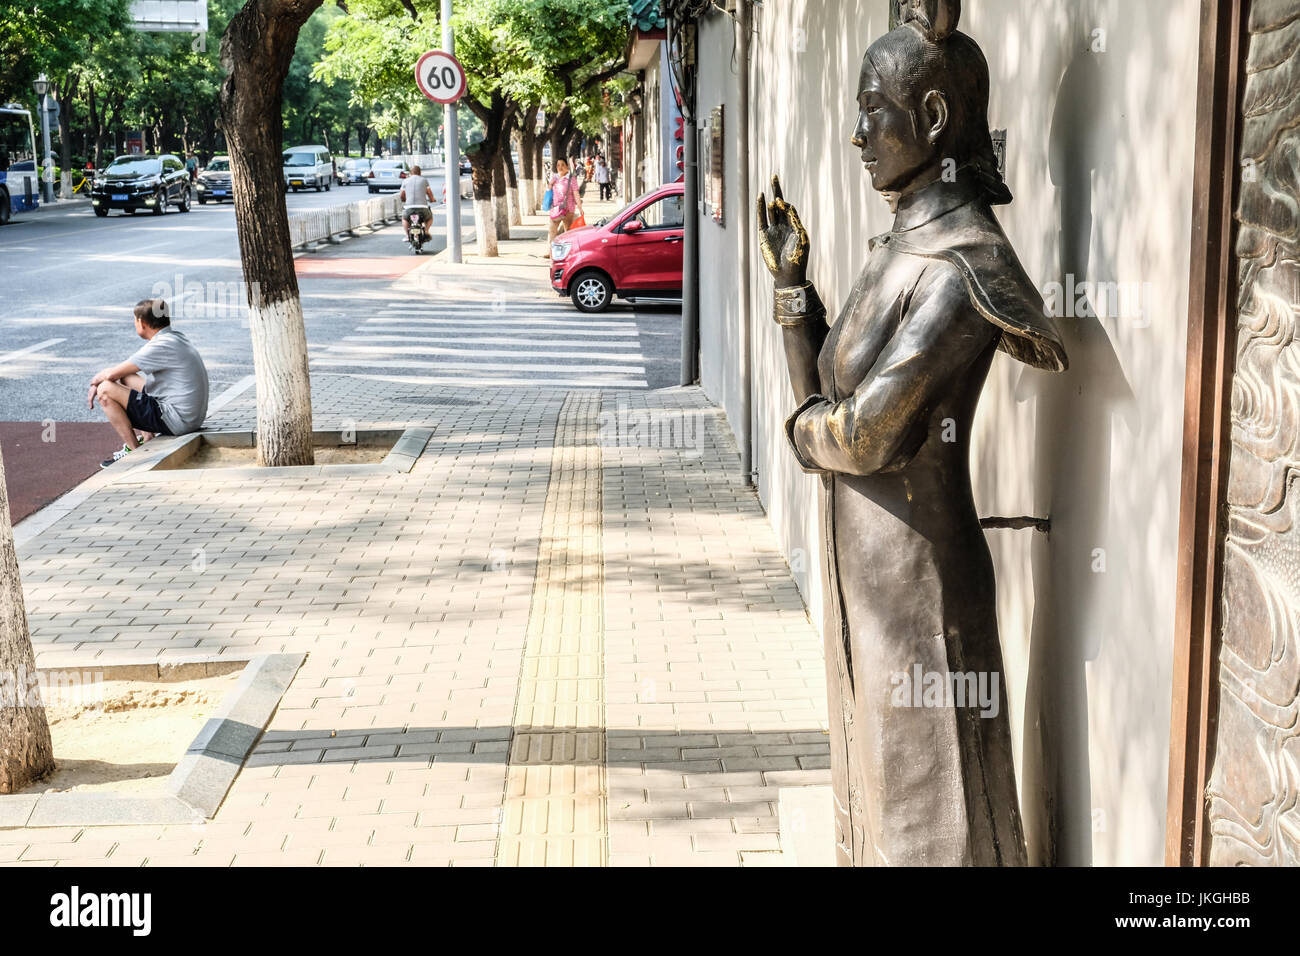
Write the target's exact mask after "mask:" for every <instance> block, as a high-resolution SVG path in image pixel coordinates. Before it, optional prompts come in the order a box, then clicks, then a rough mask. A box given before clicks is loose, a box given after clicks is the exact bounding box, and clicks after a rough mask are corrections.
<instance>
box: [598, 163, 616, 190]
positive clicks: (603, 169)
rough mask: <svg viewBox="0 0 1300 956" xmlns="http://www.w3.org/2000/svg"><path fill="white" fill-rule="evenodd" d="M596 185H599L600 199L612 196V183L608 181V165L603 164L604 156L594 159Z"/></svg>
mask: <svg viewBox="0 0 1300 956" xmlns="http://www.w3.org/2000/svg"><path fill="white" fill-rule="evenodd" d="M596 185H597V186H599V187H600V198H601V201H604V200H606V199H612V198H613V192H614V189H613V184H612V183H610V181H609V167H608V166H607V165H605V157H604V156H601V157H599V158H598V159H597V160H596Z"/></svg>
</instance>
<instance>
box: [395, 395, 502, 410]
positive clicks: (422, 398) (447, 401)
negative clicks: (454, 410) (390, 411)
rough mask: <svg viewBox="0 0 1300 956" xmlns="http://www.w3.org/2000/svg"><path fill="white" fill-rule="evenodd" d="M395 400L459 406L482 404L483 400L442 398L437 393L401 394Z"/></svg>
mask: <svg viewBox="0 0 1300 956" xmlns="http://www.w3.org/2000/svg"><path fill="white" fill-rule="evenodd" d="M393 401H395V402H401V403H402V404H403V405H455V406H458V407H463V406H466V405H481V404H482V402H476V401H473V400H472V399H468V398H450V397H447V398H440V397H439V396H437V395H399V396H397V398H395V399H393Z"/></svg>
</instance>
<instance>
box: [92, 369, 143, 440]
mask: <svg viewBox="0 0 1300 956" xmlns="http://www.w3.org/2000/svg"><path fill="white" fill-rule="evenodd" d="M136 377H138V376H133V375H128V376H127V378H136ZM141 384H143V383H141ZM131 391H132V390H131V389H130V388H127V387H126V386H125V385H123V384H122V383H121V382H100V383H99V386H98V390H97V392H96V394H97V396H98V398H99V407H100V408H102V409H103V410H104V417H105V418H107V419H108V423H109V424H110V425H112V426H113V431H115V432H117V434H118V437H119V438H121V439H122V441H123V442H124V443H125V444H126V447H127V448H130V449H133V450H134V449H136V448H139V447H140V440H139V439H138V438H136V437H135V426H134V425H132V424H131V419H130V418H129V417H128V416H127V414H126V403H127V402H128V401H130V399H131Z"/></svg>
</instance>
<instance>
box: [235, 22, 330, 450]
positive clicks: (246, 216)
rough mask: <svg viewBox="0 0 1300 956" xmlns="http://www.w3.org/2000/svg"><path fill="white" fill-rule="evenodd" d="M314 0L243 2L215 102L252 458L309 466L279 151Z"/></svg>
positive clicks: (307, 391) (306, 402)
mask: <svg viewBox="0 0 1300 956" xmlns="http://www.w3.org/2000/svg"><path fill="white" fill-rule="evenodd" d="M321 2H322V0H248V2H247V3H246V4H245V5H244V7H243V9H242V10H240V11H239V13H237V14H235V16H234V17H233V18H231V20H230V25H229V26H228V27H227V28H226V33H225V35H224V36H223V37H222V38H221V64H222V66H223V67H225V69H226V73H227V76H226V78H225V80H224V81H223V82H222V84H221V110H222V116H223V121H224V122H223V126H224V128H225V133H226V142H227V144H228V146H229V148H230V170H231V178H232V179H233V180H234V194H235V226H236V229H237V231H238V234H239V255H240V259H241V261H242V263H243V267H244V280H245V282H246V283H247V285H248V289H247V293H246V294H247V299H248V308H249V325H250V327H251V331H252V339H253V369H254V372H255V374H256V376H257V463H258V464H259V465H267V466H279V465H310V464H313V463H314V461H315V458H314V455H313V452H312V435H311V380H310V378H309V377H308V370H307V330H306V327H305V325H304V323H303V317H302V301H301V299H300V298H299V296H298V277H297V275H296V274H295V272H294V265H293V248H292V246H291V245H290V239H289V216H288V213H287V211H286V209H285V203H284V186H283V182H282V180H281V164H280V157H281V155H282V153H283V147H284V143H283V124H282V123H281V120H280V117H281V115H282V112H281V96H282V91H283V88H284V79H285V76H286V75H287V74H288V72H289V63H290V60H291V59H292V58H293V51H294V47H295V46H296V44H297V41H298V31H299V30H300V29H301V28H302V25H303V24H304V23H306V22H307V19H308V18H309V17H310V16H311V14H312V12H313V11H314V10H316V8H317V7H319V6H320V5H321Z"/></svg>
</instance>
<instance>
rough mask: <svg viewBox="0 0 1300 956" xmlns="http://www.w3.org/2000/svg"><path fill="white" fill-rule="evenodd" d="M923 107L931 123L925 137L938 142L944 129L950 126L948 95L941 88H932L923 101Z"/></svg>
mask: <svg viewBox="0 0 1300 956" xmlns="http://www.w3.org/2000/svg"><path fill="white" fill-rule="evenodd" d="M921 107H922V109H924V110H925V116H926V120H927V121H928V124H929V128H928V129H926V131H925V138H926V139H927V140H929V141H930V142H931V143H937V142H939V137H941V136H942V135H943V133H944V130H946V129H947V128H948V97H946V96H944V95H943V93H942V92H940V91H939V90H930V92H928V93H926V94H925V98H924V99H923V100H922V101H921Z"/></svg>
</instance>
